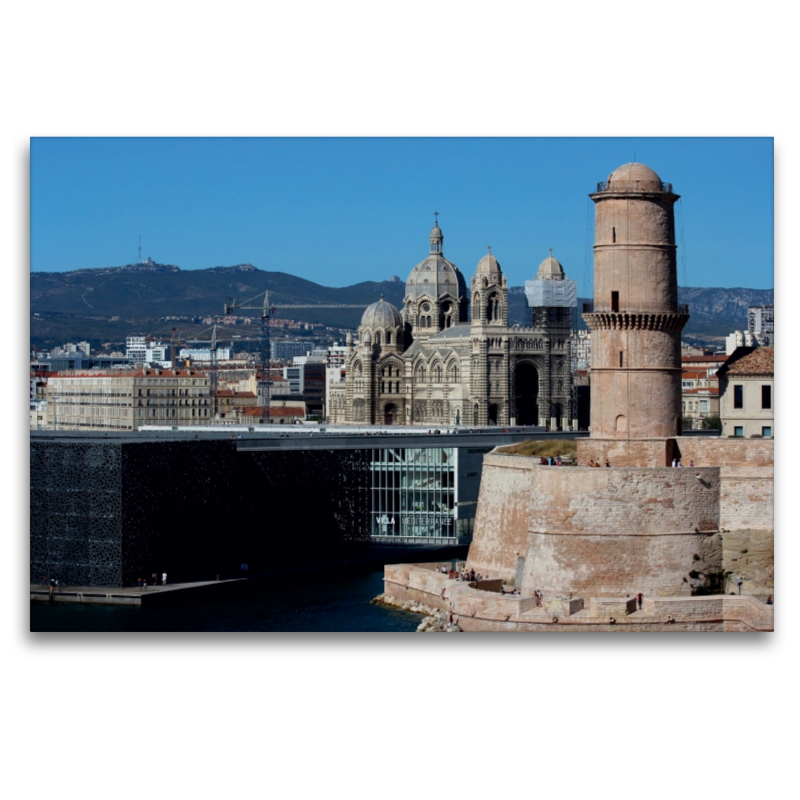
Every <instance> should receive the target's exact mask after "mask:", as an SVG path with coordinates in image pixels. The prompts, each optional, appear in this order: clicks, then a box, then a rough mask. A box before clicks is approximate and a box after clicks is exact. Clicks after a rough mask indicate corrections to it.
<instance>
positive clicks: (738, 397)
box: [733, 383, 744, 408]
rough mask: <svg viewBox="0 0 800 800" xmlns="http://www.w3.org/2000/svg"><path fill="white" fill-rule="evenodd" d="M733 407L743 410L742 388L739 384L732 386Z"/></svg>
mask: <svg viewBox="0 0 800 800" xmlns="http://www.w3.org/2000/svg"><path fill="white" fill-rule="evenodd" d="M733 407H734V408H744V386H742V385H741V384H740V383H736V384H734V386H733Z"/></svg>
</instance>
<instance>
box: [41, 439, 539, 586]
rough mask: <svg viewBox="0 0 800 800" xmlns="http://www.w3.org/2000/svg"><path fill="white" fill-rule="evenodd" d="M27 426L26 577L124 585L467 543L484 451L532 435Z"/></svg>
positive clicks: (204, 577) (255, 571)
mask: <svg viewBox="0 0 800 800" xmlns="http://www.w3.org/2000/svg"><path fill="white" fill-rule="evenodd" d="M231 431H232V429H231V428H226V429H225V430H224V431H210V430H209V429H204V430H200V431H198V429H197V428H191V429H189V430H187V431H180V430H178V431H172V430H168V429H163V430H162V431H159V432H155V431H140V432H137V433H125V432H120V433H118V434H106V435H103V434H99V433H93V434H86V433H77V432H76V433H73V432H51V431H32V432H31V437H30V484H31V485H30V550H31V556H30V580H31V583H37V582H41V581H42V579H43V578H44V577H45V576H48V577H50V576H54V577H56V578H58V580H60V581H61V582H62V583H65V584H69V585H77V586H132V585H135V584H136V580H137V578H141V577H146V576H149V575H151V574H152V573H153V572H156V573H158V574H160V573H161V572H167V573H168V574H169V576H170V580H171V581H173V582H182V581H187V580H210V579H213V578H214V576H215V575H217V574H222V575H226V576H230V575H232V574H235V575H238V574H240V566H241V564H243V563H246V564H247V565H248V567H249V570H250V572H249V574H251V575H253V574H260V573H268V572H274V571H282V570H295V569H298V568H300V569H302V568H303V567H304V566H312V565H315V564H316V565H319V564H325V563H333V562H336V561H341V560H342V559H343V558H344V559H347V558H350V557H351V556H353V557H355V556H358V555H359V554H363V553H365V552H366V551H367V550H368V548H369V546H370V544H371V543H373V542H375V543H380V544H386V543H394V544H410V543H417V544H438V545H446V544H458V543H466V542H468V541H469V539H470V537H471V533H472V526H473V522H474V517H475V509H476V504H477V499H478V488H479V486H480V475H481V469H482V461H483V455H484V454H485V453H487V452H489V451H490V450H491V449H492V448H493V447H495V446H496V445H500V444H511V443H513V442H515V441H520V440H522V439H525V438H529V437H530V436H531V432H530V431H529V430H528V431H525V430H519V431H517V432H510V431H507V432H503V431H502V430H500V429H496V430H495V431H492V432H491V433H489V432H486V433H478V432H469V431H464V432H463V433H461V432H460V433H458V434H442V435H440V436H431V435H429V434H427V433H425V434H423V433H419V432H418V433H404V434H402V435H381V434H375V433H373V434H372V435H370V436H364V434H363V433H362V434H361V435H354V434H351V433H348V434H347V435H344V434H340V435H337V434H335V433H333V434H322V435H321V434H319V433H318V434H317V435H313V434H310V433H308V432H305V433H298V434H293V435H290V436H288V437H286V438H280V437H279V436H278V435H277V434H266V435H265V434H262V433H250V432H248V431H247V429H244V432H243V436H242V438H241V439H240V438H231Z"/></svg>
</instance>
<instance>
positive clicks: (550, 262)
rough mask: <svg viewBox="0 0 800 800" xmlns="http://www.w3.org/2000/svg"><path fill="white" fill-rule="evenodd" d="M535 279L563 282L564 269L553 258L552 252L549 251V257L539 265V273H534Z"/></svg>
mask: <svg viewBox="0 0 800 800" xmlns="http://www.w3.org/2000/svg"><path fill="white" fill-rule="evenodd" d="M536 277H537V278H538V279H539V280H551V281H552V280H555V281H563V280H564V267H562V266H561V264H560V263H559V262H558V261H557V260H556V259H555V258H553V252H552V250H551V251H550V255H549V256H547V258H546V259H545V260H544V261H542V263H541V264H539V271H538V272H537V273H536Z"/></svg>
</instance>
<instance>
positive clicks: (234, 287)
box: [30, 259, 774, 348]
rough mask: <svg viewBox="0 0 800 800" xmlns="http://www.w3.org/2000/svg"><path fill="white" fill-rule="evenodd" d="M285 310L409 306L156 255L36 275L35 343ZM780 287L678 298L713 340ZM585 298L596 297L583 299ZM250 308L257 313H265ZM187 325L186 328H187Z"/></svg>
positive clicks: (520, 303) (694, 329) (512, 292)
mask: <svg viewBox="0 0 800 800" xmlns="http://www.w3.org/2000/svg"><path fill="white" fill-rule="evenodd" d="M267 289H268V290H269V292H270V300H271V302H272V303H274V304H275V305H276V306H278V309H277V311H276V313H275V316H277V317H286V318H290V319H296V320H301V321H304V322H320V323H322V324H324V325H326V326H329V327H333V328H351V329H355V328H357V327H358V324H359V322H360V320H361V313H362V311H361V309H360V308H358V309H344V308H343V309H313V308H312V309H292V310H287V311H286V312H285V313H281V311H280V305H281V304H305V303H308V304H342V305H349V304H358V305H359V306H363V307H366V306H368V305H369V304H370V303H374V302H375V301H376V300H378V299H379V298H380V296H381V295H383V296H384V297H385V299H386V300H388V301H389V302H390V303H393V304H394V305H395V306H397V307H398V308H399V307H401V306H402V303H403V296H404V294H405V282H404V281H402V280H387V281H381V282H374V281H365V282H363V283H357V284H354V285H352V286H346V287H342V288H332V287H328V286H321V285H320V284H318V283H314V282H313V281H307V280H304V279H303V278H297V277H295V276H294V275H289V274H287V273H285V272H268V271H265V270H261V269H258V268H257V267H254V266H253V265H252V264H237V265H236V266H232V267H211V268H209V269H203V270H181V269H180V268H179V267H177V266H175V265H174V264H158V263H156V262H154V261H151V260H150V259H148V260H147V261H144V262H142V263H139V264H129V265H127V266H122V267H101V268H98V269H81V270H76V271H74V272H32V273H31V308H30V313H31V331H30V333H31V343H32V345H35V346H36V347H38V348H47V347H52V346H54V345H58V344H61V343H63V342H66V341H76V340H81V339H85V340H87V341H90V342H92V343H93V344H94V345H95V346H97V345H98V344H99V342H101V341H124V338H125V336H130V335H133V334H135V333H151V334H153V335H155V336H165V335H168V333H169V331H170V329H171V327H172V325H173V324H175V323H173V322H170V321H164V320H163V318H164V317H168V316H172V317H176V316H177V317H207V316H215V315H220V314H222V313H223V304H224V303H225V302H226V301H227V299H228V298H235V299H236V300H237V301H239V302H242V301H245V300H248V299H250V298H253V297H255V296H257V295H259V294H261V293H262V292H264V291H265V290H267ZM773 298H774V292H773V290H771V289H770V290H759V289H717V288H713V289H703V288H691V287H685V288H680V289H679V290H678V300H679V302H681V303H688V305H689V310H690V313H691V319H690V320H689V324H688V325H687V327H686V329H685V330H684V338H685V339H695V340H696V341H705V342H712V341H717V340H721V337H724V336H725V335H726V334H727V333H730V332H731V331H733V330H741V329H743V328H746V326H747V308H748V306H750V305H760V304H769V303H772V302H773ZM579 302H581V303H582V302H588V301H587V300H585V299H579ZM526 310H527V304H526V301H525V295H524V290H523V287H521V286H515V287H510V288H509V320H510V322H511V323H512V324H524V322H525V320H526ZM244 313H245V314H248V315H251V316H257V315H258V312H257V311H246V312H244ZM179 327H183V326H179Z"/></svg>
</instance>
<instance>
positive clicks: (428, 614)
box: [372, 594, 461, 633]
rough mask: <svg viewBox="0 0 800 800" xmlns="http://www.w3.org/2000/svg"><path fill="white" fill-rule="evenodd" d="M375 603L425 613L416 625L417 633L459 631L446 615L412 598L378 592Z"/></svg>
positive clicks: (414, 612) (415, 612) (412, 612)
mask: <svg viewBox="0 0 800 800" xmlns="http://www.w3.org/2000/svg"><path fill="white" fill-rule="evenodd" d="M372 602H373V603H375V604H376V605H380V606H389V607H390V608H399V609H400V610H401V611H408V612H409V613H411V614H425V618H424V619H423V620H422V622H420V624H419V625H418V626H417V633H460V632H461V628H459V627H458V625H450V624H449V623H448V619H447V615H446V614H444V613H443V612H442V611H437V610H436V609H435V608H431V607H430V606H426V605H425V604H423V603H417V602H415V601H414V600H399V599H397V598H394V597H391V596H390V595H386V594H380V595H378V596H377V597H376V598H375V599H374V600H373V601H372Z"/></svg>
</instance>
